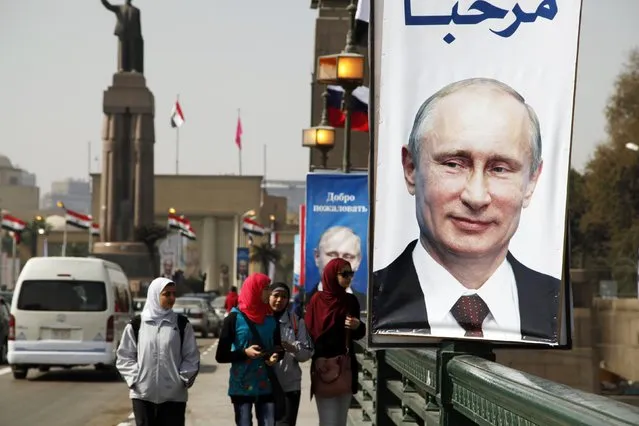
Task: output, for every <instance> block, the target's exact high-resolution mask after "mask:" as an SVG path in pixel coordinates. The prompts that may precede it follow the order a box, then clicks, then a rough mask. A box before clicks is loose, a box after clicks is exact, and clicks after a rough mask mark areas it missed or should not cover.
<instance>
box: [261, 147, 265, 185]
mask: <svg viewBox="0 0 639 426" xmlns="http://www.w3.org/2000/svg"><path fill="white" fill-rule="evenodd" d="M262 161H263V162H264V164H263V165H262V167H263V168H264V187H265V188H266V144H264V158H263V159H262Z"/></svg>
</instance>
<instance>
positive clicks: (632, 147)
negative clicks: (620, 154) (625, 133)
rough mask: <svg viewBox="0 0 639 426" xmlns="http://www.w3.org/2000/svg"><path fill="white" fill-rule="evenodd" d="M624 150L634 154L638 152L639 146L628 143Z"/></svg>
mask: <svg viewBox="0 0 639 426" xmlns="http://www.w3.org/2000/svg"><path fill="white" fill-rule="evenodd" d="M626 148H627V149H629V150H631V151H635V152H637V151H639V145H637V144H636V143H633V142H628V143H627V144H626Z"/></svg>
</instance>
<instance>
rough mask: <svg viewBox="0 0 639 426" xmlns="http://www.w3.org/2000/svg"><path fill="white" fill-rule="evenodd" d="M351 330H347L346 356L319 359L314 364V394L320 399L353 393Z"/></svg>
mask: <svg viewBox="0 0 639 426" xmlns="http://www.w3.org/2000/svg"><path fill="white" fill-rule="evenodd" d="M350 337H351V330H350V329H347V330H346V354H344V355H338V356H334V357H330V358H324V357H319V358H317V359H316V360H315V363H314V364H313V370H312V372H313V380H312V382H313V384H312V386H313V393H314V394H315V395H316V396H318V397H320V398H334V397H336V396H342V395H347V394H351V393H352V392H353V375H352V370H351V354H350Z"/></svg>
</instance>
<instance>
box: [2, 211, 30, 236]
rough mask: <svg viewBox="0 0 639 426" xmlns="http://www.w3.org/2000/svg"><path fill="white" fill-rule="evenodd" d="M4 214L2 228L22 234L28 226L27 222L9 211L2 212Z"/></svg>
mask: <svg viewBox="0 0 639 426" xmlns="http://www.w3.org/2000/svg"><path fill="white" fill-rule="evenodd" d="M0 215H1V216H2V229H5V230H7V231H9V232H13V233H15V234H20V232H22V231H24V229H25V228H26V227H27V222H25V221H24V220H22V219H18V218H17V217H15V216H11V215H10V214H7V213H0Z"/></svg>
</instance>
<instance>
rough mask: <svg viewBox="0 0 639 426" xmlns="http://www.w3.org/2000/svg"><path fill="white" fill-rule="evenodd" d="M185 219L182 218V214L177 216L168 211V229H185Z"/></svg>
mask: <svg viewBox="0 0 639 426" xmlns="http://www.w3.org/2000/svg"><path fill="white" fill-rule="evenodd" d="M185 221H186V219H185V218H184V216H178V215H177V214H175V213H169V217H168V218H167V225H168V227H169V229H175V230H177V231H181V230H183V229H187V225H186V223H185Z"/></svg>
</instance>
